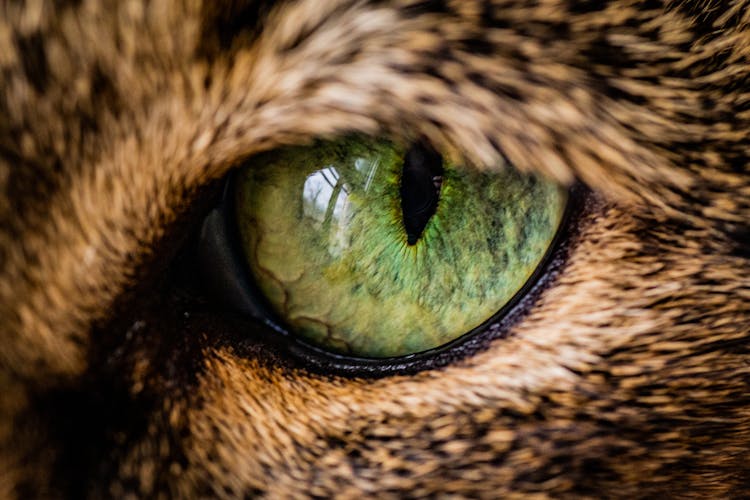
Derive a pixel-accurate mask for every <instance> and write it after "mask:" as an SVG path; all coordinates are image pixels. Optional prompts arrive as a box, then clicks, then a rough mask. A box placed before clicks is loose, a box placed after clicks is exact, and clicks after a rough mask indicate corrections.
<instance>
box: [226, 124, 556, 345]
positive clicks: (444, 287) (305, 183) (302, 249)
mask: <svg viewBox="0 0 750 500" xmlns="http://www.w3.org/2000/svg"><path fill="white" fill-rule="evenodd" d="M406 154H407V150H406V149H405V148H402V147H399V146H397V145H395V144H392V143H390V142H387V141H383V140H375V139H367V138H362V137H349V138H345V139H342V140H338V141H334V142H319V143H317V144H315V145H313V146H308V147H290V148H285V149H279V150H276V151H273V152H271V153H267V154H265V155H262V156H260V157H258V158H256V159H255V160H254V161H253V163H252V165H249V166H248V167H246V168H245V169H244V170H243V171H242V172H241V173H240V174H239V176H238V182H237V187H236V211H237V212H236V213H237V220H238V224H239V233H240V237H241V241H242V246H243V249H244V252H245V256H246V257H247V260H248V263H249V267H250V270H251V272H252V275H253V277H254V279H255V282H256V284H257V286H258V287H259V288H260V289H261V291H262V292H263V293H264V295H265V297H266V298H267V299H268V302H269V304H270V305H271V307H272V308H273V309H274V311H275V312H276V313H277V315H278V316H279V317H280V319H282V320H283V322H284V323H285V324H286V325H287V326H288V327H290V328H291V330H292V331H293V332H295V333H296V334H297V335H299V336H301V337H303V338H305V339H306V340H307V341H309V342H311V343H313V344H315V345H318V346H319V347H322V348H323V349H326V350H329V351H333V352H337V353H342V354H347V355H354V356H361V357H373V358H383V357H394V356H403V355H406V354H412V353H417V352H421V351H425V350H428V349H432V348H435V347H439V346H441V345H443V344H445V343H447V342H450V341H451V340H454V339H456V338H458V337H460V336H461V335H463V334H465V333H467V332H469V331H470V330H472V329H473V328H475V327H477V326H479V325H481V324H482V323H483V322H485V321H486V320H488V319H489V318H490V317H492V316H493V315H494V314H495V313H496V312H497V311H498V310H499V309H500V308H502V306H503V305H505V304H506V303H507V302H508V301H509V300H511V298H512V297H513V296H514V295H515V294H516V293H517V292H518V291H519V290H520V289H521V288H522V287H523V285H524V284H525V283H526V281H527V280H528V279H529V278H530V276H531V274H532V273H533V272H534V270H535V269H536V267H537V266H538V265H539V263H540V261H541V260H542V258H543V257H544V255H545V253H546V251H547V249H548V248H549V246H550V244H551V242H552V239H553V238H554V235H555V233H556V231H557V228H558V226H559V224H560V221H561V219H562V214H563V212H564V209H565V204H566V200H567V194H566V191H565V190H563V189H561V188H560V187H558V186H557V185H556V184H554V183H552V182H549V181H546V180H543V179H541V178H538V177H529V176H523V175H521V174H519V173H517V172H516V171H514V170H513V169H510V168H504V169H501V170H500V171H497V172H480V171H478V170H476V169H472V168H467V167H463V166H459V165H453V164H450V163H449V162H447V161H443V160H442V159H440V160H439V161H441V162H442V165H441V177H435V179H434V180H435V189H436V190H437V191H438V192H439V197H438V199H439V201H438V202H437V207H436V209H435V211H434V215H432V216H431V217H429V220H428V221H427V223H426V225H425V226H424V228H423V231H422V232H421V234H420V235H419V237H418V239H417V240H416V242H414V243H413V244H409V242H408V241H407V233H406V231H405V229H404V212H403V210H404V209H403V206H402V195H403V191H402V190H401V189H400V188H401V183H402V178H403V175H402V173H403V171H404V161H405V157H406ZM438 158H440V157H439V156H438ZM412 239H413V238H412Z"/></svg>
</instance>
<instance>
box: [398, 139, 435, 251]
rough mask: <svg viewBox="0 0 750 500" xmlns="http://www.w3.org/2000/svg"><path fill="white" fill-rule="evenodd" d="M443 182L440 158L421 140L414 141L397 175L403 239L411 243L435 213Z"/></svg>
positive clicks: (414, 241)
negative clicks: (399, 186) (401, 171)
mask: <svg viewBox="0 0 750 500" xmlns="http://www.w3.org/2000/svg"><path fill="white" fill-rule="evenodd" d="M442 181H443V157H442V156H440V153H438V152H437V151H435V150H434V149H432V148H431V147H429V146H428V145H425V144H422V143H416V144H414V145H413V146H412V147H411V148H410V149H409V151H407V153H406V157H405V158H404V169H403V173H402V174H401V211H402V213H403V219H404V229H405V230H406V241H407V243H408V244H409V245H414V244H415V243H416V242H417V241H419V237H420V236H422V232H423V231H424V228H425V227H426V226H427V223H428V222H429V220H430V218H431V217H432V216H433V215H435V211H436V210H437V206H438V200H439V199H440V186H441V184H442Z"/></svg>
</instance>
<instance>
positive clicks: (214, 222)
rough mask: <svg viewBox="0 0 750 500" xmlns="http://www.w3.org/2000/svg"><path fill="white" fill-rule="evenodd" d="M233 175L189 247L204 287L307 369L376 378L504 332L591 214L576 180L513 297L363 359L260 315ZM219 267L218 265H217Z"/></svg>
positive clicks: (431, 364)
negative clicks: (460, 323)
mask: <svg viewBox="0 0 750 500" xmlns="http://www.w3.org/2000/svg"><path fill="white" fill-rule="evenodd" d="M235 175H236V174H235V173H230V174H229V175H228V176H227V178H226V179H225V181H224V187H223V190H222V194H221V196H220V199H219V200H218V201H217V202H216V204H215V206H214V207H213V208H212V209H211V210H210V212H209V214H208V215H207V216H206V217H205V218H204V220H203V222H202V223H201V227H200V231H199V233H200V234H198V235H197V236H196V237H194V238H193V239H192V243H191V244H190V245H189V247H190V248H189V249H188V250H187V251H188V252H189V253H192V254H193V255H192V257H191V261H192V262H196V263H197V264H198V266H199V268H201V270H202V272H201V275H202V279H201V284H200V286H199V288H201V289H202V290H201V291H200V292H199V293H201V292H202V293H203V294H204V295H205V294H206V292H207V291H210V292H212V294H216V295H219V296H220V297H221V299H222V303H229V304H230V305H231V309H232V310H233V311H235V312H240V313H241V314H242V315H243V317H244V318H245V320H246V321H252V322H253V324H254V326H256V327H257V323H258V322H259V321H262V322H263V323H265V327H267V328H268V329H269V330H270V332H269V337H271V338H269V339H268V340H269V341H271V342H272V343H274V344H276V345H279V346H280V347H281V350H282V351H283V352H284V353H285V354H286V356H287V357H288V358H289V359H290V360H292V361H294V362H296V363H297V364H299V366H300V367H304V368H305V369H307V370H310V371H313V372H317V373H322V374H327V375H343V376H349V377H368V378H377V377H385V376H392V375H407V374H413V373H416V372H419V371H423V370H428V369H434V368H440V367H443V366H446V365H448V364H451V363H454V362H456V361H458V360H460V359H464V358H466V357H468V356H471V355H473V354H475V353H477V352H479V351H481V350H483V349H485V348H486V347H487V346H488V345H489V344H490V343H491V342H492V341H495V340H497V339H500V338H503V337H506V336H507V335H508V334H509V332H510V331H511V329H512V328H513V327H514V326H515V325H517V324H518V323H519V322H520V321H521V320H522V319H523V318H524V317H525V316H526V315H527V314H528V313H529V312H530V311H531V310H532V308H533V307H534V305H535V303H536V302H537V300H538V299H539V297H540V295H541V294H542V293H543V292H544V290H546V289H547V288H549V287H550V286H552V285H553V284H554V282H555V280H556V279H557V277H558V275H559V274H560V272H561V271H562V269H563V268H564V266H565V263H566V261H567V257H568V255H569V254H570V252H571V250H572V249H573V248H574V247H575V244H576V242H577V239H578V235H579V234H580V231H581V228H582V227H583V225H584V223H585V220H586V219H587V218H586V217H585V216H586V214H588V213H590V212H591V211H592V202H591V200H592V196H591V194H590V192H589V191H588V190H587V189H586V188H585V187H583V186H582V185H576V186H574V187H572V188H571V189H570V191H569V201H568V205H567V207H566V209H565V214H564V217H563V221H562V223H561V224H560V227H559V229H558V231H557V233H556V235H555V237H554V240H553V242H552V244H551V245H550V247H549V249H548V251H547V253H546V255H545V256H544V258H543V260H542V262H541V263H540V265H539V266H538V267H537V269H536V270H535V271H534V273H533V275H532V276H531V277H530V279H529V280H528V281H527V282H526V284H525V285H524V286H523V287H522V288H521V289H520V290H519V291H518V292H517V293H516V294H515V296H514V297H513V299H512V300H510V301H509V302H508V303H507V304H506V305H505V306H503V307H502V309H501V310H499V311H498V312H497V313H495V314H494V315H493V316H492V317H490V318H489V319H488V320H487V321H485V322H484V323H483V324H481V325H480V326H478V327H476V328H474V329H472V330H471V331H469V332H467V333H466V334H464V335H462V336H461V337H459V338H457V339H455V340H453V341H451V342H449V343H447V344H445V345H443V346H440V347H438V348H434V349H431V350H428V351H424V352H421V353H417V354H410V355H406V356H401V357H396V358H384V359H372V358H359V357H354V356H347V355H340V354H335V353H331V352H328V351H325V350H323V349H321V348H318V347H316V346H313V345H311V344H309V343H307V342H305V341H304V340H302V339H300V338H298V337H297V336H295V335H293V334H291V333H290V332H289V331H287V330H286V329H284V328H282V327H280V326H279V324H278V323H275V322H273V321H270V320H259V319H258V318H269V317H272V315H271V314H269V309H268V308H265V307H263V306H262V304H263V303H264V299H263V297H262V296H260V294H259V292H258V290H257V288H256V287H255V286H254V285H253V280H252V278H251V277H250V275H249V272H248V270H247V268H246V264H245V263H244V260H243V259H242V257H241V256H240V249H239V248H240V246H239V243H238V234H237V233H236V225H235V224H233V217H234V213H233V210H231V209H230V204H229V203H228V199H229V194H230V186H231V185H232V182H233V179H234V176H235ZM217 264H218V265H217ZM209 269H210V270H209ZM217 269H218V272H212V271H214V270H217ZM259 304H261V305H259Z"/></svg>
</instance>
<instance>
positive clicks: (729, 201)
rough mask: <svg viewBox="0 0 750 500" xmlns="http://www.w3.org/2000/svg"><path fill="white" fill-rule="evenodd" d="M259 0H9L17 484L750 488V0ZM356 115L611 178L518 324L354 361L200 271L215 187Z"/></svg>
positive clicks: (346, 489)
mask: <svg viewBox="0 0 750 500" xmlns="http://www.w3.org/2000/svg"><path fill="white" fill-rule="evenodd" d="M229 3H231V5H227V6H219V5H215V4H213V3H207V5H201V2H200V1H198V0H195V1H191V0H185V1H183V2H180V1H172V2H151V3H147V4H142V3H140V2H77V1H69V2H45V1H42V0H39V1H28V2H25V3H23V4H22V3H20V2H5V3H3V5H2V14H0V185H1V186H2V193H3V194H2V195H0V221H1V222H0V334H1V335H2V344H1V347H0V388H2V396H0V471H2V473H1V474H0V496H1V497H12V496H28V495H54V496H58V495H71V496H79V495H82V494H86V495H92V496H100V495H106V496H109V495H117V496H119V495H122V494H124V493H134V494H136V495H139V496H152V495H155V494H157V493H159V494H161V495H167V496H195V495H198V494H200V495H211V496H214V495H217V496H240V495H243V494H250V495H260V494H267V495H268V496H271V497H281V496H306V495H318V496H324V497H327V496H330V495H333V494H336V495H340V496H343V497H354V496H359V495H362V494H363V493H364V494H366V495H375V494H376V493H377V494H378V495H379V496H385V495H390V496H404V495H411V496H423V495H428V494H437V493H444V494H447V495H450V494H455V495H460V496H469V495H472V496H473V495H481V496H487V497H497V496H504V497H512V496H524V497H526V496H532V494H535V495H537V496H539V497H547V496H554V497H558V496H570V497H581V496H594V497H601V496H605V497H620V496H622V497H628V498H633V497H650V496H655V495H659V494H662V495H665V494H666V495H667V496H712V497H713V496H717V497H718V496H741V495H743V492H745V490H746V489H747V488H748V487H750V468H749V467H748V466H747V464H748V463H749V461H750V362H749V361H748V360H749V359H750V358H749V357H748V354H750V352H749V351H750V348H748V340H750V339H749V338H748V335H749V334H750V306H749V305H748V304H750V266H749V265H748V258H749V255H750V254H749V252H748V234H750V232H749V231H748V220H750V173H749V171H748V159H750V144H749V143H748V139H747V137H748V134H749V133H750V76H748V75H749V70H750V60H749V59H750V2H748V1H746V0H736V1H734V2H730V1H720V0H703V1H677V0H675V1H671V2H663V3H662V2H658V1H657V2H637V1H631V0H608V1H601V2H584V1H572V0H495V1H494V2H492V1H481V0H455V1H451V0H445V1H432V2H415V1H408V0H401V1H389V2H374V1H373V2H366V1H362V2H359V1H353V0H297V1H285V2H277V3H276V5H275V6H273V7H271V6H269V5H266V4H265V2H260V1H259V2H252V1H251V2H249V3H248V4H247V5H243V4H240V3H239V2H229ZM351 131H359V132H364V133H370V134H386V135H390V136H394V137H413V136H417V135H422V136H427V137H429V138H430V140H431V141H432V142H433V143H435V144H438V145H441V146H442V147H443V149H444V150H446V151H451V152H454V153H455V154H457V155H462V156H463V157H465V158H466V159H468V160H470V161H471V162H472V163H473V164H475V165H477V166H479V167H481V168H492V166H493V165H496V164H497V163H498V161H497V160H498V158H500V156H504V157H505V158H507V159H508V160H509V161H510V162H511V163H512V164H514V165H515V166H516V167H517V168H519V169H521V170H525V171H537V172H542V173H544V174H547V175H549V176H551V177H553V178H555V179H557V180H558V181H560V182H563V183H570V182H572V181H573V180H574V179H578V180H580V181H582V182H583V183H585V184H587V185H588V186H589V187H590V188H591V190H592V191H593V192H594V193H596V195H595V201H592V202H591V203H590V204H589V209H588V211H587V212H586V215H585V216H584V220H582V221H581V222H580V224H579V231H578V234H577V236H575V237H574V238H573V241H572V242H571V244H570V247H569V252H568V253H569V256H568V258H567V261H566V264H565V266H564V268H563V269H562V270H561V272H560V273H559V275H558V276H557V277H556V278H555V280H554V283H553V284H552V285H550V286H549V287H548V288H546V289H545V290H544V292H543V293H542V295H541V296H540V297H539V299H538V300H537V302H536V304H535V305H534V307H533V309H532V310H531V311H530V312H529V313H528V314H527V315H526V317H525V318H524V319H523V320H522V321H521V322H520V323H518V324H517V325H516V326H515V327H514V328H513V330H512V332H510V335H509V336H507V337H506V338H503V339H498V340H496V341H494V342H493V343H492V344H491V345H490V346H488V348H487V349H485V350H483V351H482V352H480V353H478V354H476V355H474V356H471V357H468V358H466V359H462V360H458V361H456V362H455V363H453V364H451V365H450V366H447V367H444V368H442V369H436V370H427V371H422V372H419V373H417V374H411V375H400V376H390V377H385V378H380V379H366V378H345V377H341V376H333V375H326V374H322V373H318V372H312V371H309V370H307V369H305V367H304V366H301V365H300V363H298V362H295V361H293V360H291V359H289V358H288V356H287V355H286V354H285V351H284V350H283V349H282V348H279V347H277V346H275V345H274V344H273V342H272V341H271V340H269V339H268V338H267V335H266V334H265V333H264V331H263V329H262V328H261V327H259V326H253V325H252V324H251V323H248V321H247V320H246V319H244V318H240V317H236V316H234V315H232V314H231V313H228V312H221V311H216V310H215V308H214V307H213V306H211V305H210V304H207V303H204V302H201V301H196V300H194V299H192V298H186V297H184V296H182V295H181V294H180V293H178V292H177V291H176V288H177V287H176V286H174V284H173V281H174V280H173V278H172V277H170V276H169V275H168V273H166V274H165V269H168V268H170V265H169V263H170V262H171V260H172V257H173V256H174V255H175V252H177V250H179V248H180V244H181V242H183V241H184V239H185V238H186V236H187V235H188V234H189V233H190V231H192V230H193V229H194V226H195V224H196V223H198V220H196V217H199V215H200V213H202V212H201V209H200V208H195V207H200V206H203V205H201V203H203V204H204V205H205V203H207V202H205V201H203V202H201V201H200V200H205V198H206V197H207V196H208V197H210V192H211V191H210V187H209V188H206V186H211V185H212V182H213V181H215V180H218V179H221V178H222V177H223V176H224V175H225V174H226V173H227V171H228V170H229V169H231V168H232V167H235V166H237V165H239V164H240V163H241V162H242V161H243V160H244V159H246V158H248V157H249V156H251V155H252V154H254V153H257V152H260V151H264V150H267V149H270V148H273V147H275V146H278V145H281V144H292V143H301V142H305V141H308V140H310V139H312V138H314V137H329V136H335V135H337V134H341V133H345V132H351ZM206 189H208V191H206ZM207 193H208V194H207ZM196 214H197V215H196Z"/></svg>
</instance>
